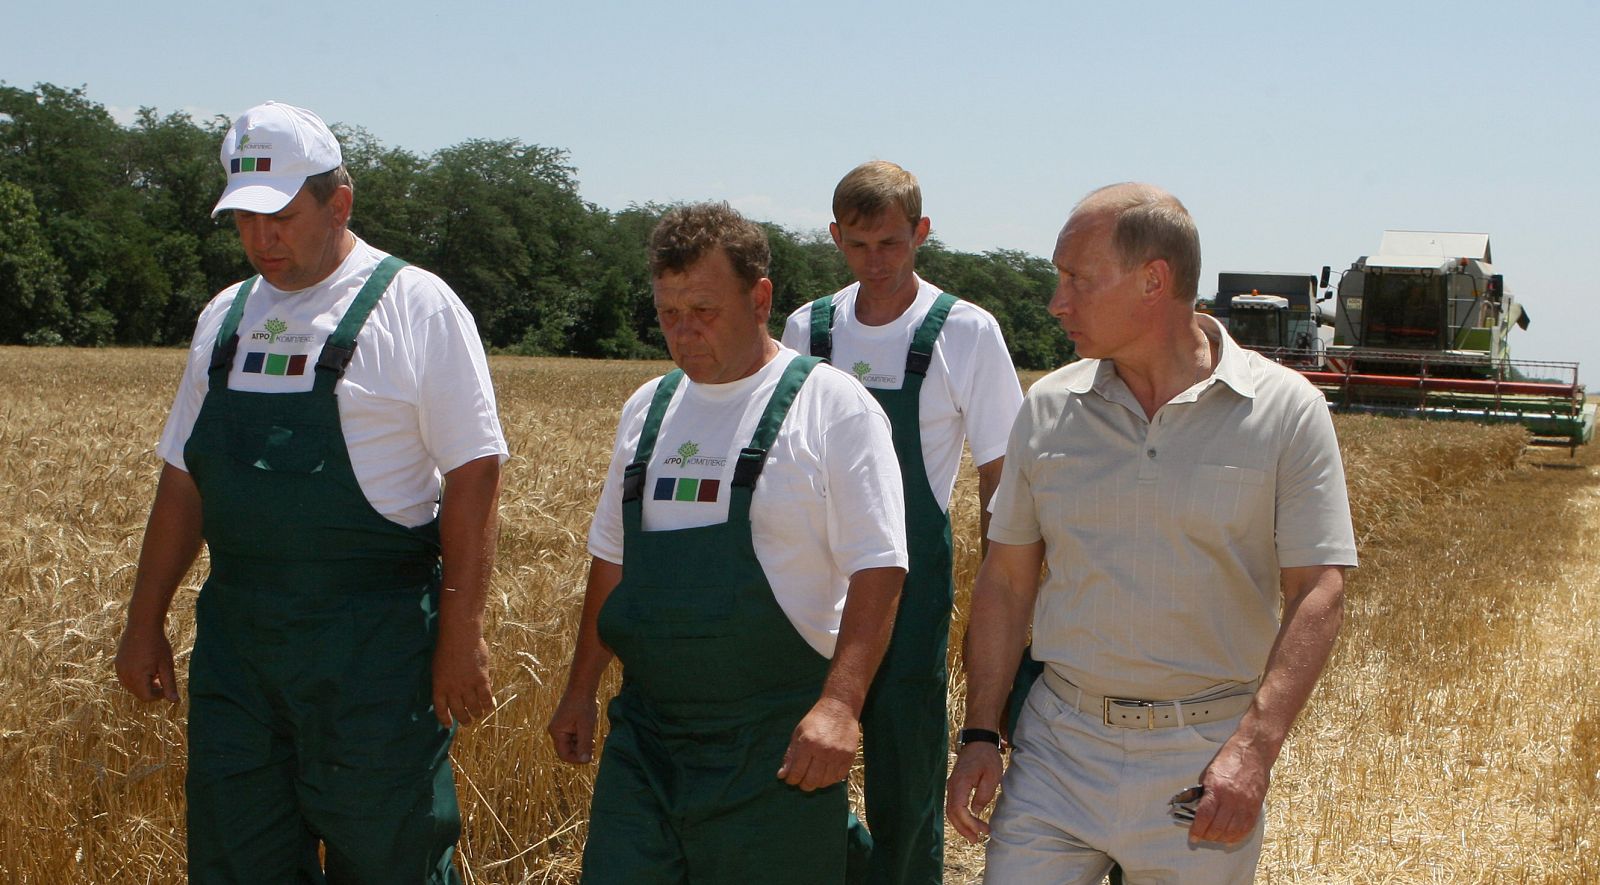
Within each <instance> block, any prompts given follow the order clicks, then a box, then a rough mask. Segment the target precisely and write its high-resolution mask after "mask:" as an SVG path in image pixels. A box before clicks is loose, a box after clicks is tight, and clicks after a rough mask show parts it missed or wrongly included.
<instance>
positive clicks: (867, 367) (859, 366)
mask: <svg viewBox="0 0 1600 885" xmlns="http://www.w3.org/2000/svg"><path fill="white" fill-rule="evenodd" d="M850 373H851V374H852V375H855V376H856V380H857V381H859V382H861V384H862V385H863V386H865V387H891V388H892V387H897V386H899V384H900V378H899V377H898V376H896V375H886V374H884V373H883V372H873V371H872V364H871V363H869V362H867V361H866V360H856V361H855V364H854V365H852V366H851V367H850Z"/></svg>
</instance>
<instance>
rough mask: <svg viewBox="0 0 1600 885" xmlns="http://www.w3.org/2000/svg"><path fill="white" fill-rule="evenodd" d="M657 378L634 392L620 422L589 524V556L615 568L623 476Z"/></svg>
mask: <svg viewBox="0 0 1600 885" xmlns="http://www.w3.org/2000/svg"><path fill="white" fill-rule="evenodd" d="M660 383H661V379H659V378H657V379H655V380H653V381H650V382H648V383H646V384H645V385H644V386H643V387H641V388H639V389H638V390H636V391H634V393H633V396H631V397H629V398H628V402H627V403H626V404H625V405H623V407H622V415H621V417H619V418H618V419H617V433H616V436H615V437H614V438H613V439H612V442H611V463H610V465H609V466H607V467H606V479H605V485H604V486H601V488H600V501H599V502H598V503H597V504H595V509H594V519H593V520H592V521H591V522H590V523H589V555H590V556H593V557H596V558H598V559H603V560H605V561H606V562H610V563H614V564H616V565H621V564H622V549H623V540H622V535H623V533H622V473H623V471H624V470H626V469H627V467H628V464H629V462H631V461H632V460H633V452H634V448H635V447H636V446H637V445H638V442H639V434H640V432H641V431H642V430H643V429H644V411H645V409H646V408H648V407H649V405H650V400H651V398H652V397H654V396H655V392H656V385H658V384H660Z"/></svg>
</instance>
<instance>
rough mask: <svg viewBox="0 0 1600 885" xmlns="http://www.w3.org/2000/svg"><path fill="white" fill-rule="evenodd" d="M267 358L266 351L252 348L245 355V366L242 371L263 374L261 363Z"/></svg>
mask: <svg viewBox="0 0 1600 885" xmlns="http://www.w3.org/2000/svg"><path fill="white" fill-rule="evenodd" d="M266 359H267V355H266V353H264V352H262V351H259V350H252V351H250V352H249V353H247V354H245V355H244V368H243V369H241V370H240V371H243V372H250V373H252V374H255V375H259V374H261V364H262V363H263V362H265V361H266Z"/></svg>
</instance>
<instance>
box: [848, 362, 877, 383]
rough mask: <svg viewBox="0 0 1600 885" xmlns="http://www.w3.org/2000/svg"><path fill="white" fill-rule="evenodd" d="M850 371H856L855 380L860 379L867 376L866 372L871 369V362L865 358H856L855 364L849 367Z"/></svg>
mask: <svg viewBox="0 0 1600 885" xmlns="http://www.w3.org/2000/svg"><path fill="white" fill-rule="evenodd" d="M850 371H852V372H854V373H856V380H857V381H860V380H861V379H863V378H865V377H867V373H868V372H870V371H872V364H871V363H869V362H866V361H865V360H857V361H856V364H855V365H853V366H851V367H850Z"/></svg>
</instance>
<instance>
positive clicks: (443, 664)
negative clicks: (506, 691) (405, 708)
mask: <svg viewBox="0 0 1600 885" xmlns="http://www.w3.org/2000/svg"><path fill="white" fill-rule="evenodd" d="M493 711H494V692H493V691H492V690H491V688H490V685H489V644H488V643H487V642H484V640H483V636H482V635H481V634H479V633H476V632H472V633H468V634H466V635H463V636H450V635H447V633H446V631H440V634H439V643H438V645H437V646H436V647H435V648H434V650H433V713H434V715H435V716H437V717H439V724H440V725H442V726H444V727H445V728H449V727H450V721H451V719H452V718H454V720H455V721H456V722H459V723H461V724H462V725H471V724H473V723H474V722H477V721H478V720H480V719H482V718H483V717H485V716H487V715H489V714H490V713H491V712H493Z"/></svg>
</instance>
